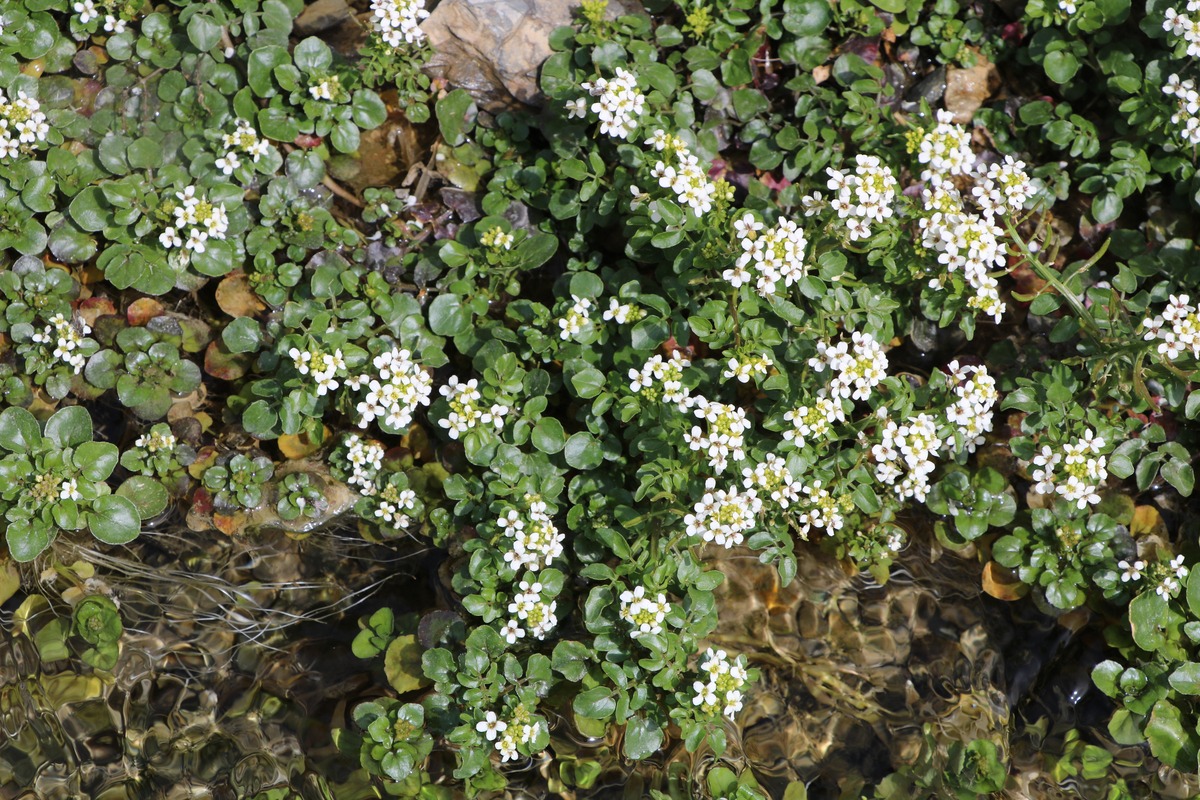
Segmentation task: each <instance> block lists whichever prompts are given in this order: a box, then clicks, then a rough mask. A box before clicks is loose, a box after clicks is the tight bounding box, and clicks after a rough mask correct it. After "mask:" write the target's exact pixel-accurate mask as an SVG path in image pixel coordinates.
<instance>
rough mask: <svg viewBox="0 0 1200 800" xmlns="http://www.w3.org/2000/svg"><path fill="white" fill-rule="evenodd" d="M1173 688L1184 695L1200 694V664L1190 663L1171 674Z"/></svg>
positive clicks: (1182, 665)
mask: <svg viewBox="0 0 1200 800" xmlns="http://www.w3.org/2000/svg"><path fill="white" fill-rule="evenodd" d="M1169 680H1170V682H1171V687H1172V688H1173V689H1175V691H1177V692H1180V693H1182V694H1190V695H1196V694H1200V664H1197V663H1196V662H1195V661H1188V662H1187V663H1185V664H1180V665H1179V666H1178V667H1176V668H1175V671H1174V672H1172V673H1171V677H1170V679H1169Z"/></svg>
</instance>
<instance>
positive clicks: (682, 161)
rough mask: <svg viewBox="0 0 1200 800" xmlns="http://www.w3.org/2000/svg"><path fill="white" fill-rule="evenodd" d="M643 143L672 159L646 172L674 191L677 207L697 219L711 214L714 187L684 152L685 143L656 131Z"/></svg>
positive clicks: (695, 162) (702, 170)
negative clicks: (687, 209)
mask: <svg viewBox="0 0 1200 800" xmlns="http://www.w3.org/2000/svg"><path fill="white" fill-rule="evenodd" d="M645 143H646V145H647V146H650V147H653V148H654V149H655V150H657V151H658V152H660V153H664V154H665V155H666V156H667V158H668V159H670V158H671V157H672V156H673V157H674V161H675V163H674V164H668V163H667V162H666V161H659V162H657V163H656V164H655V165H654V169H652V170H651V171H650V175H651V176H652V177H653V178H654V179H655V180H657V181H658V185H659V186H661V187H662V188H664V189H670V190H671V191H672V192H674V193H675V198H676V200H678V201H679V204H680V205H685V206H688V207H689V208H691V209H692V213H693V214H695V215H696V216H697V217H702V216H704V215H705V214H707V213H708V212H709V211H711V210H712V207H713V201H714V200H715V199H716V196H717V185H716V184H715V183H713V182H712V181H710V180H709V179H708V173H707V172H705V171H704V168H703V167H701V166H700V160H699V159H698V158H696V156H695V155H693V154H692V152H691V150H690V149H688V146H687V142H685V141H683V140H682V139H680V138H679V137H678V136H673V135H672V134H669V133H667V132H666V131H664V130H662V129H661V128H660V129H658V130H656V131H655V132H654V135H653V136H651V137H650V138H649V139H647V140H646V142H645Z"/></svg>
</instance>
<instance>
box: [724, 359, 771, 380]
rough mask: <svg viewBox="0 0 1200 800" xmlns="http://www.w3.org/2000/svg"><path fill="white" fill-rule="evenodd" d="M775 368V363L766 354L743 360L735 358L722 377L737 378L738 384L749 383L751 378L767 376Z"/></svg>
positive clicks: (730, 361)
mask: <svg viewBox="0 0 1200 800" xmlns="http://www.w3.org/2000/svg"><path fill="white" fill-rule="evenodd" d="M773 366H775V362H774V361H772V360H771V358H770V356H768V355H766V354H765V353H764V354H761V355H755V356H744V357H742V358H737V357H733V358H730V359H729V364H728V365H727V366H726V368H725V371H724V372H723V373H721V376H722V377H724V378H736V379H737V381H738V383H749V382H750V379H751V378H755V377H761V376H765V375H766V374H767V372H768V371H770V369H771V367H773Z"/></svg>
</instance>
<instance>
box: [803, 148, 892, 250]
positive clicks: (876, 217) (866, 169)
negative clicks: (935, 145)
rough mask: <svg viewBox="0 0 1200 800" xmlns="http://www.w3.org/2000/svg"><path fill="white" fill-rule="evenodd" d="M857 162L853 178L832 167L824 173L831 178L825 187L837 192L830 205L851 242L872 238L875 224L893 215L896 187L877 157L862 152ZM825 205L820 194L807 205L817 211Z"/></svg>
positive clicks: (887, 168)
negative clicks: (844, 224) (842, 220)
mask: <svg viewBox="0 0 1200 800" xmlns="http://www.w3.org/2000/svg"><path fill="white" fill-rule="evenodd" d="M854 162H855V167H854V174H853V175H848V174H846V173H844V172H841V171H840V170H836V169H832V168H827V169H826V170H825V173H826V174H827V175H829V182H828V183H827V184H826V186H828V187H829V190H830V191H831V192H834V197H833V199H832V200H831V201H830V203H829V205H830V206H831V207H832V208H833V210H834V211H836V212H837V215H838V219H844V220H846V229H847V230H848V231H849V233H850V241H852V242H854V241H858V240H859V239H866V238H867V237H868V236H870V235H871V223H872V222H883V221H884V220H885V219H888V218H889V217H891V216H892V202H893V201H894V200H895V199H896V185H897V184H896V176H895V175H893V174H892V170H891V169H890V168H889V167H888V166H887V165H886V164H884V163H883V162H882V161H880V159H879V157H878V156H868V155H864V154H862V153H859V154H858V155H857V156H855V157H854ZM822 202H823V200H822V198H821V197H820V195H819V194H818V195H813V196H812V197H811V198H809V202H808V203H806V204H805V205H806V207H807V208H808V209H813V210H815V209H817V208H819V207H820V204H821V203H822ZM810 213H811V212H810Z"/></svg>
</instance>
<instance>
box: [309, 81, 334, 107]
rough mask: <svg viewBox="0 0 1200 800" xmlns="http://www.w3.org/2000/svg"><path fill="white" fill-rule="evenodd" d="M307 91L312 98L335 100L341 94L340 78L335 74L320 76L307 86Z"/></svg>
mask: <svg viewBox="0 0 1200 800" xmlns="http://www.w3.org/2000/svg"><path fill="white" fill-rule="evenodd" d="M308 93H309V95H311V96H312V99H313V100H328V101H330V102H333V101H336V100H338V99H340V98H341V96H342V79H341V78H339V77H338V76H337V75H330V76H329V77H327V78H322V79H321V80H319V81H317V82H316V83H314V84H313V85H312V86H309V87H308Z"/></svg>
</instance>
